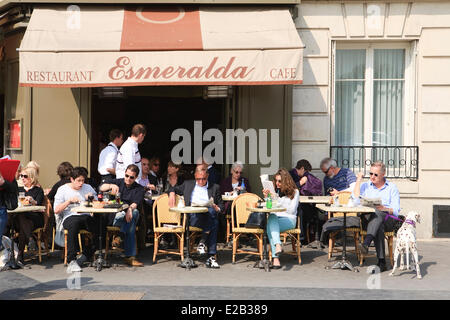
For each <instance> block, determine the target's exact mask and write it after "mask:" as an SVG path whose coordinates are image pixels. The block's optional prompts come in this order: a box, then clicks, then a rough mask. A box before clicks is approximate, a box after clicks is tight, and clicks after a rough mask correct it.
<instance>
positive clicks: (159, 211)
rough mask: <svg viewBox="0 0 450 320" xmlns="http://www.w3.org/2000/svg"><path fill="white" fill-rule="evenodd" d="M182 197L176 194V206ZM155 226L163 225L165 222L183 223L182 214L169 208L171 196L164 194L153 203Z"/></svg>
mask: <svg viewBox="0 0 450 320" xmlns="http://www.w3.org/2000/svg"><path fill="white" fill-rule="evenodd" d="M180 199H181V197H180V196H179V195H176V200H175V206H177V205H178V202H179V201H180ZM152 213H153V227H154V228H155V227H162V225H163V224H166V223H167V224H176V225H180V224H181V214H180V213H178V212H173V211H170V210H169V196H168V195H167V194H162V195H161V196H159V197H158V199H156V200H155V202H154V203H153V211H152Z"/></svg>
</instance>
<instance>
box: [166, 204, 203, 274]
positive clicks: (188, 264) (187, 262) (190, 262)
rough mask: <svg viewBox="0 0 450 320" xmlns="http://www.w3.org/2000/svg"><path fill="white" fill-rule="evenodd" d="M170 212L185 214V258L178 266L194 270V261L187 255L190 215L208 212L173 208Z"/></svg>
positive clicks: (197, 209) (199, 209) (196, 209)
mask: <svg viewBox="0 0 450 320" xmlns="http://www.w3.org/2000/svg"><path fill="white" fill-rule="evenodd" d="M169 210H170V211H173V212H178V213H181V214H183V215H184V214H187V217H186V230H185V233H186V257H185V258H184V261H183V262H181V263H180V264H179V265H178V266H179V267H182V268H186V269H187V270H191V268H196V267H197V265H196V264H195V262H194V260H192V259H191V256H190V253H189V226H190V223H189V222H190V220H191V219H190V216H189V215H190V214H192V213H206V212H208V207H173V208H169Z"/></svg>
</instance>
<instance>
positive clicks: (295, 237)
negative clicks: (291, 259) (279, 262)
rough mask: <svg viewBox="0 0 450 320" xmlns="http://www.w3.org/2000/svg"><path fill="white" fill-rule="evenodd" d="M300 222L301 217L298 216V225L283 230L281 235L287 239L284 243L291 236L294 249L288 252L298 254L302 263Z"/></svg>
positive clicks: (299, 261)
mask: <svg viewBox="0 0 450 320" xmlns="http://www.w3.org/2000/svg"><path fill="white" fill-rule="evenodd" d="M300 222H301V221H300V217H299V216H297V225H296V226H295V228H294V229H289V230H286V231H284V232H282V233H281V236H283V237H284V239H285V240H284V243H285V242H286V238H289V239H290V240H291V245H292V251H288V252H286V253H287V254H291V255H296V256H297V259H298V263H299V264H302V258H301V256H300V247H301V243H300V235H301V233H302V231H301V229H300V226H301V225H300Z"/></svg>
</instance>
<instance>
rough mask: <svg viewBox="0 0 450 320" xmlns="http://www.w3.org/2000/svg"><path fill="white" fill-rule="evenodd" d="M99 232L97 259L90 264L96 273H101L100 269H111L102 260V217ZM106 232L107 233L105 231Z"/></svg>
mask: <svg viewBox="0 0 450 320" xmlns="http://www.w3.org/2000/svg"><path fill="white" fill-rule="evenodd" d="M99 226H100V232H99V234H98V242H99V246H98V248H99V254H98V257H97V260H95V261H94V263H93V264H92V266H93V267H94V268H95V270H96V271H102V268H109V267H111V266H110V265H109V263H108V262H107V261H106V260H105V259H103V252H102V251H103V248H102V231H103V217H101V218H100V223H99ZM106 232H108V231H106Z"/></svg>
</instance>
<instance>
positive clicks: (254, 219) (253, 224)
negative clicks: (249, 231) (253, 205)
mask: <svg viewBox="0 0 450 320" xmlns="http://www.w3.org/2000/svg"><path fill="white" fill-rule="evenodd" d="M265 219H266V214H265V213H264V212H252V213H250V215H249V216H248V219H247V223H246V224H245V227H246V228H259V229H263V228H264V224H265V223H264V222H265Z"/></svg>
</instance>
